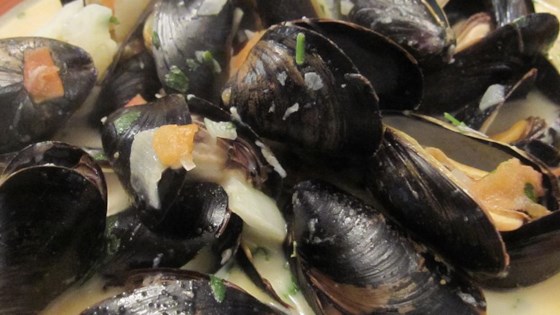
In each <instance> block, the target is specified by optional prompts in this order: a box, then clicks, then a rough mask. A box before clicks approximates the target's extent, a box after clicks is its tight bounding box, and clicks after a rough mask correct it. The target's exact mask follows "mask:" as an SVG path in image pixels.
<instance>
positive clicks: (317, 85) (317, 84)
mask: <svg viewBox="0 0 560 315" xmlns="http://www.w3.org/2000/svg"><path fill="white" fill-rule="evenodd" d="M305 85H306V86H307V88H308V89H309V90H312V91H318V90H320V89H322V88H323V80H322V79H321V76H319V75H318V74H317V73H315V72H307V73H306V74H305Z"/></svg>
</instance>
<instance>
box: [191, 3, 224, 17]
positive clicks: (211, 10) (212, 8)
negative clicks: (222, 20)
mask: <svg viewBox="0 0 560 315" xmlns="http://www.w3.org/2000/svg"><path fill="white" fill-rule="evenodd" d="M226 3H227V0H206V1H203V2H202V5H201V6H200V8H198V15H199V16H208V15H218V14H219V13H220V12H221V11H222V9H223V7H224V5H225V4H226Z"/></svg>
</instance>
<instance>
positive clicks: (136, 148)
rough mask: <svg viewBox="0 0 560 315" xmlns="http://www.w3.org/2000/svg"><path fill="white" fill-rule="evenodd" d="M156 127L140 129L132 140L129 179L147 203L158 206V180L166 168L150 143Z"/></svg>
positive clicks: (154, 206) (156, 207) (157, 207)
mask: <svg viewBox="0 0 560 315" xmlns="http://www.w3.org/2000/svg"><path fill="white" fill-rule="evenodd" d="M155 131H156V129H150V130H145V131H141V132H139V133H138V134H136V136H134V140H133V141H132V147H131V149H130V181H131V183H132V188H133V189H134V190H135V191H136V192H138V193H139V194H140V195H142V196H143V197H144V198H145V199H146V200H147V202H148V204H149V205H150V206H151V207H153V208H155V209H159V208H160V200H159V192H158V182H159V180H160V179H161V175H162V174H163V172H164V171H165V170H166V169H167V167H165V166H164V165H163V164H162V163H161V162H160V161H159V159H158V158H157V155H156V152H155V151H154V147H153V145H152V141H153V138H154V133H155Z"/></svg>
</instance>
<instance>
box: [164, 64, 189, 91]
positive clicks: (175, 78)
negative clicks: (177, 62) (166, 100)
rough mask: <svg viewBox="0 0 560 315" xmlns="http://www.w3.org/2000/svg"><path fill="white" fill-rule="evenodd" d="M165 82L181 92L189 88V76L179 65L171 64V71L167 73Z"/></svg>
mask: <svg viewBox="0 0 560 315" xmlns="http://www.w3.org/2000/svg"><path fill="white" fill-rule="evenodd" d="M165 84H167V86H169V87H170V88H172V89H175V90H177V91H179V92H181V93H186V92H187V91H188V89H189V78H187V76H186V75H185V73H184V72H183V71H182V70H181V69H179V68H178V67H177V66H171V68H170V69H169V73H167V74H166V75H165Z"/></svg>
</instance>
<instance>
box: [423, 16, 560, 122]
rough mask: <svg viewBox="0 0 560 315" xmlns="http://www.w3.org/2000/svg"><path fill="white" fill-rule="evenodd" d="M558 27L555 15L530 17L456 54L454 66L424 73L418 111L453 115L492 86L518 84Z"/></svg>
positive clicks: (501, 29)
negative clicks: (421, 97)
mask: <svg viewBox="0 0 560 315" xmlns="http://www.w3.org/2000/svg"><path fill="white" fill-rule="evenodd" d="M558 28H559V26H558V19H557V18H556V17H555V16H553V15H550V14H546V13H535V14H530V15H527V16H525V17H523V18H520V19H518V20H516V21H514V22H513V23H510V24H507V25H504V26H503V27H501V28H499V29H497V30H495V31H494V32H492V33H490V34H489V35H488V36H486V37H484V38H483V39H481V40H480V41H478V42H477V43H475V44H473V45H471V46H469V47H468V48H466V49H464V50H462V51H460V52H458V53H457V54H455V55H454V56H453V60H454V62H453V63H451V64H449V65H446V66H444V67H440V68H434V69H431V70H429V71H425V72H424V74H425V85H424V86H425V89H424V100H423V103H422V106H421V107H420V108H419V110H420V111H421V112H423V113H427V114H430V115H441V114H443V113H444V112H454V111H455V110H458V109H459V108H461V107H462V106H464V105H465V104H469V103H473V101H475V102H476V101H478V100H479V99H480V98H481V97H482V95H483V94H484V92H485V91H486V90H487V89H488V87H489V86H491V85H493V84H502V85H503V84H508V83H509V84H513V82H517V81H518V80H519V79H520V78H521V77H522V76H524V75H525V74H526V73H527V71H529V70H530V69H531V67H532V66H533V62H534V60H535V59H536V58H537V56H539V55H541V54H543V53H545V52H546V51H547V50H548V48H549V47H550V45H551V44H552V43H553V42H554V40H555V39H556V37H557V35H558ZM447 87H450V88H447Z"/></svg>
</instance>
